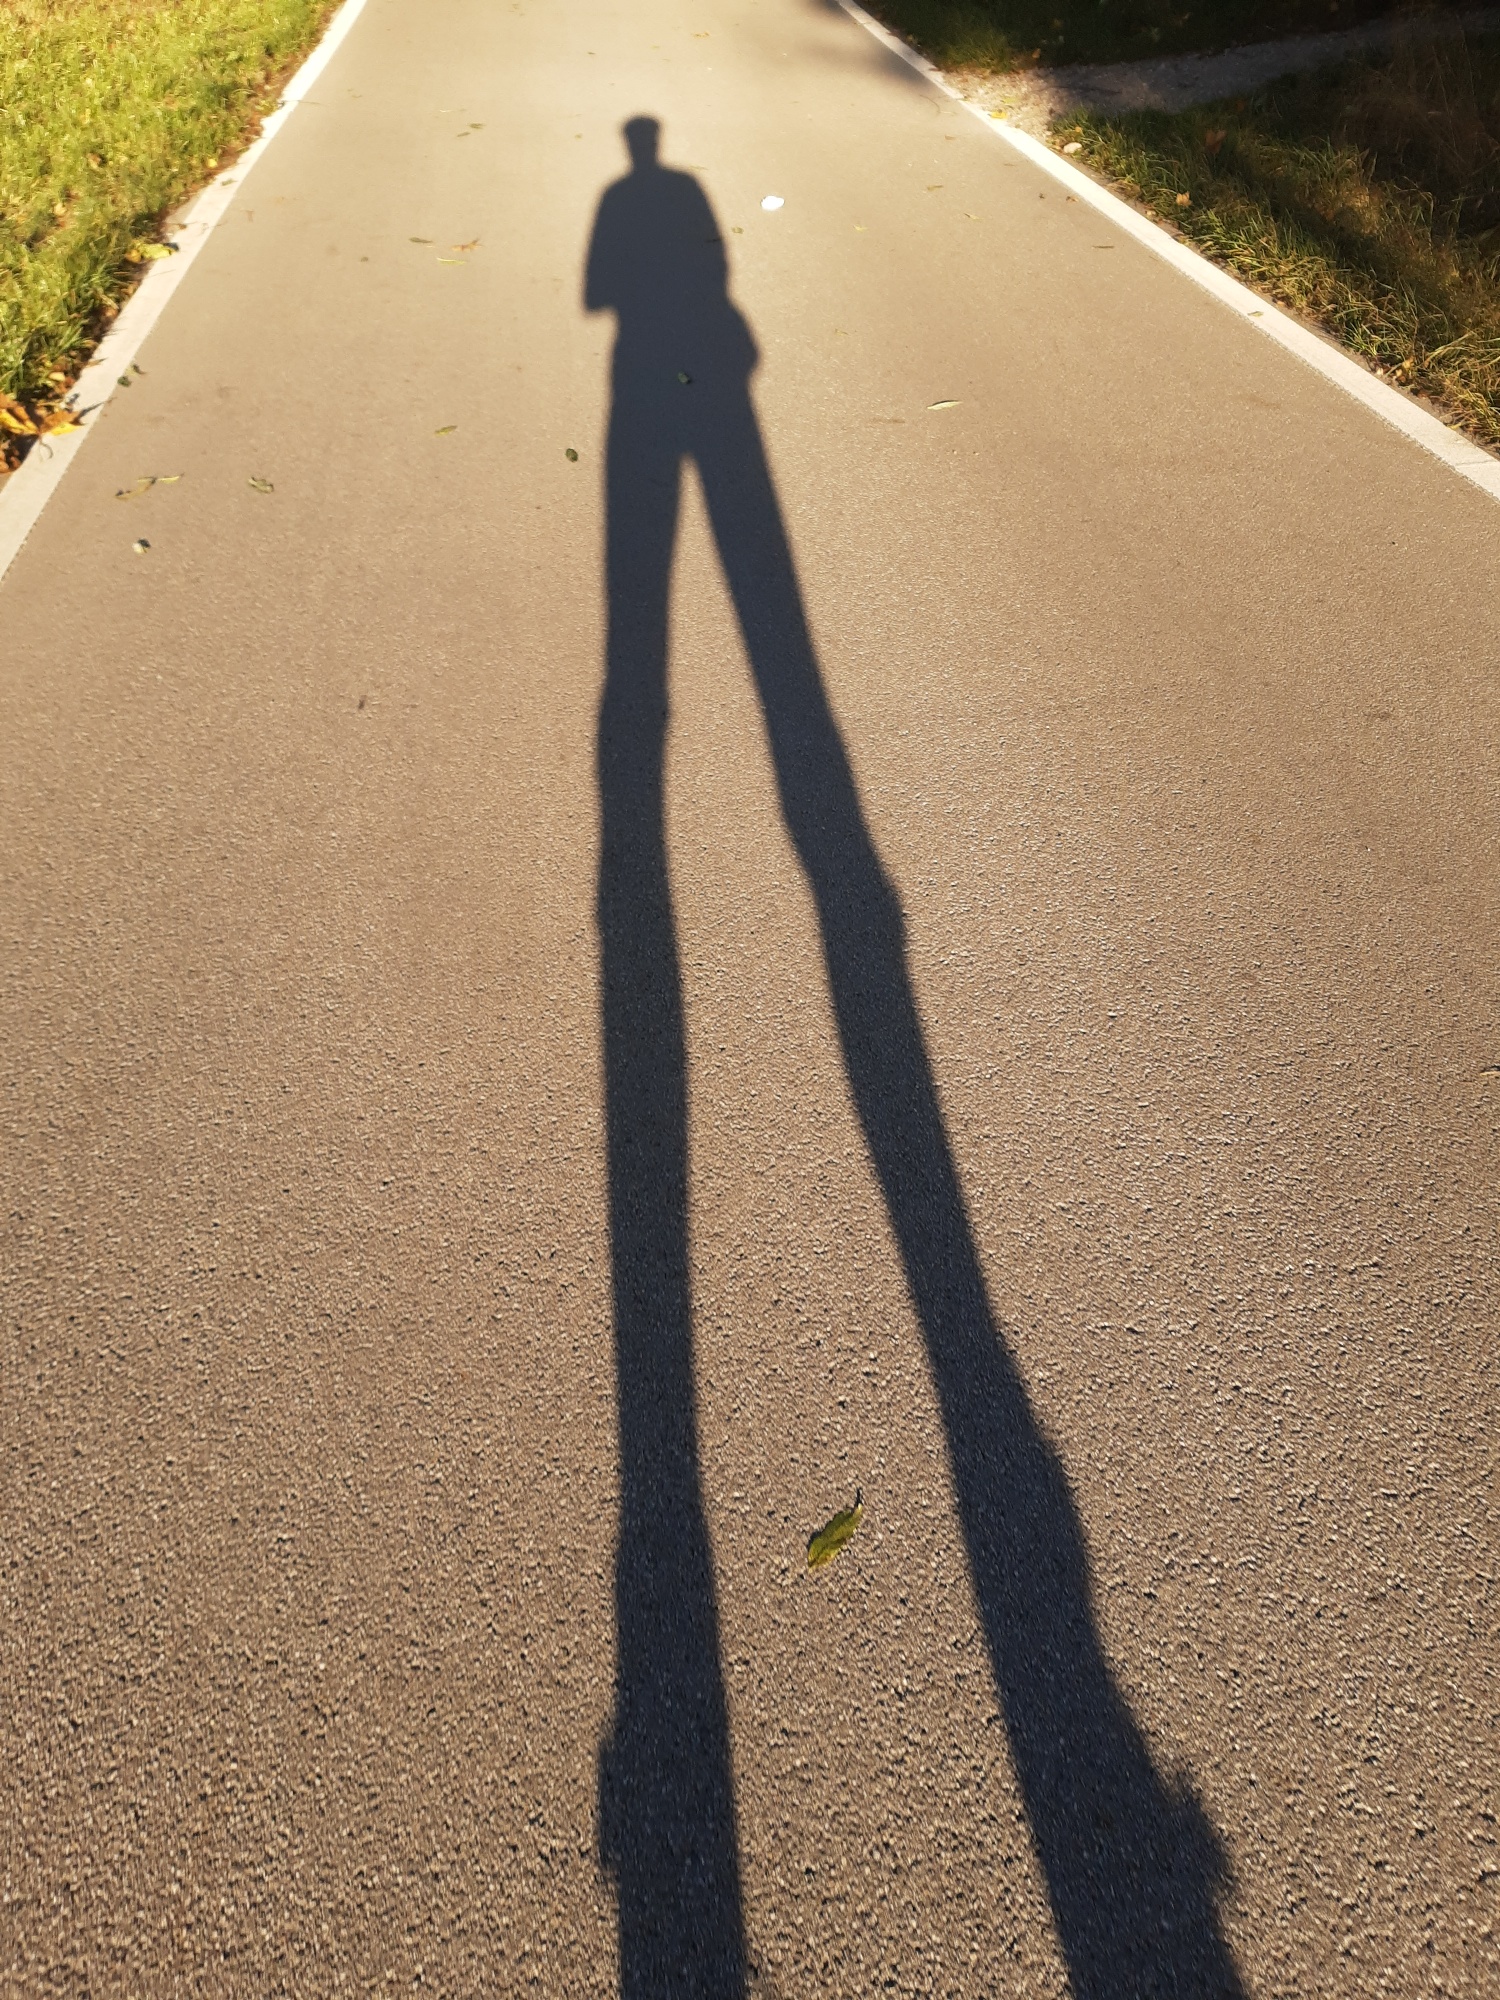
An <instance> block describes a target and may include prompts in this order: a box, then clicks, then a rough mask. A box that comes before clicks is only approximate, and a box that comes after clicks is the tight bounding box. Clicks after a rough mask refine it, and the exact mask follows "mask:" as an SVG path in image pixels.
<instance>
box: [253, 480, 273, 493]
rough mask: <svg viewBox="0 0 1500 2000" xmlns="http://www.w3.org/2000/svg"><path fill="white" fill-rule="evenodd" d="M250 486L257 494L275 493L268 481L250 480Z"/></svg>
mask: <svg viewBox="0 0 1500 2000" xmlns="http://www.w3.org/2000/svg"><path fill="white" fill-rule="evenodd" d="M250 484H251V485H252V486H253V487H254V488H255V490H256V492H257V493H274V492H275V491H276V488H275V487H274V486H273V485H272V484H271V482H270V480H269V479H252V480H251V481H250Z"/></svg>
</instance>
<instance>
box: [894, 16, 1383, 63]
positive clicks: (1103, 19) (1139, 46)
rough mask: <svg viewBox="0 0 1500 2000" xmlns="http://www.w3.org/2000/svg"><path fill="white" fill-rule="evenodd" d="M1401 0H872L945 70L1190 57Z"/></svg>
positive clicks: (1343, 23)
mask: <svg viewBox="0 0 1500 2000" xmlns="http://www.w3.org/2000/svg"><path fill="white" fill-rule="evenodd" d="M1393 11H1395V0H871V12H872V13H876V14H878V15H879V16H880V17H881V19H882V20H883V21H885V22H886V23H887V24H888V25H889V26H890V27H892V28H894V29H895V30H896V32H897V33H898V34H901V35H905V36H906V38H907V39H908V40H909V41H911V42H914V43H915V44H916V46H917V47H918V48H919V49H921V50H922V51H923V53H924V54H926V55H927V56H929V57H931V59H932V61H933V62H935V63H938V64H940V65H941V66H942V67H943V68H944V69H966V70H988V71H999V70H1010V69H1017V68H1022V67H1024V66H1026V65H1027V64H1029V63H1035V62H1042V63H1048V64H1057V63H1077V62H1139V61H1142V60H1144V59H1145V58H1146V57H1149V56H1165V55H1175V54H1179V53H1181V52H1182V51H1183V50H1187V49H1217V48H1227V47H1229V46H1231V45H1233V44H1236V43H1240V42H1266V41H1274V40H1276V39H1277V38H1278V37H1279V36H1282V35H1300V34H1307V33H1310V32H1312V31H1314V30H1324V29H1329V28H1352V27H1355V26H1356V25H1358V23H1360V22H1361V21H1369V20H1372V19H1376V18H1379V17H1380V16H1382V15H1385V14H1389V13H1392V12H1393Z"/></svg>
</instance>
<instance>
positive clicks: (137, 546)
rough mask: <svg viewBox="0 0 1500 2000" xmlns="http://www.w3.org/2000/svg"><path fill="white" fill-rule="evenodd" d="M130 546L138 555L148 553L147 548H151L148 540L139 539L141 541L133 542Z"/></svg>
mask: <svg viewBox="0 0 1500 2000" xmlns="http://www.w3.org/2000/svg"><path fill="white" fill-rule="evenodd" d="M130 546H131V547H132V548H133V549H134V550H135V552H136V554H137V555H138V556H143V555H144V554H145V553H146V551H147V549H149V548H150V546H151V544H150V543H149V542H147V541H139V542H132V543H131V544H130Z"/></svg>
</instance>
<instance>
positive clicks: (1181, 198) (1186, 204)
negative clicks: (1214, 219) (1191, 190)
mask: <svg viewBox="0 0 1500 2000" xmlns="http://www.w3.org/2000/svg"><path fill="white" fill-rule="evenodd" d="M1192 205H1193V197H1192V196H1191V195H1190V194H1180V195H1178V197H1177V206H1178V207H1179V208H1191V207H1192Z"/></svg>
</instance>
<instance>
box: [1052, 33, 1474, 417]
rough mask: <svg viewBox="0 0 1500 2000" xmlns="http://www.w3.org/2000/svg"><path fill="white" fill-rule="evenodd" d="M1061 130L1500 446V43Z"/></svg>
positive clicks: (1235, 263)
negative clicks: (1200, 107) (1179, 109)
mask: <svg viewBox="0 0 1500 2000" xmlns="http://www.w3.org/2000/svg"><path fill="white" fill-rule="evenodd" d="M1054 138H1055V140H1057V141H1058V142H1066V141H1068V140H1071V139H1074V138H1076V139H1078V140H1080V141H1081V142H1082V145H1083V157H1084V159H1085V160H1086V161H1087V162H1088V163H1089V164H1090V165H1091V166H1093V167H1095V168H1097V169H1099V170H1100V171H1101V172H1102V173H1104V174H1106V175H1107V176H1108V177H1109V178H1110V179H1111V180H1113V181H1115V182H1116V183H1118V184H1120V185H1121V187H1122V188H1123V190H1124V191H1125V192H1126V193H1127V194H1133V195H1134V196H1135V197H1136V198H1137V199H1138V200H1140V201H1141V202H1143V203H1144V204H1145V205H1146V207H1147V208H1148V209H1149V210H1150V211H1152V212H1153V213H1155V214H1158V215H1159V216H1162V217H1165V218H1167V219H1169V220H1170V221H1172V222H1174V223H1176V224H1177V225H1178V227H1179V228H1180V229H1181V231H1182V234H1183V235H1184V236H1185V237H1186V238H1187V239H1188V240H1190V241H1191V242H1192V243H1194V244H1196V245H1197V247H1198V248H1199V249H1201V250H1204V251H1207V253H1208V254H1209V255H1210V256H1211V257H1213V258H1215V259H1216V260H1217V261H1218V262H1219V263H1222V264H1225V265H1227V266H1228V267H1229V268H1230V269H1231V270H1232V271H1234V272H1236V273H1237V274H1238V275H1239V276H1240V277H1242V278H1245V279H1247V280H1248V281H1249V282H1250V283H1251V284H1253V285H1255V286H1256V287H1257V288H1258V289H1259V290H1261V291H1263V292H1265V293H1267V294H1268V295H1269V296H1270V297H1272V298H1274V299H1276V300H1277V301H1278V302H1279V303H1281V304H1283V305H1287V306H1290V307H1292V308H1293V309H1294V310H1295V311H1297V312H1299V313H1302V314H1304V315H1305V316H1306V317H1308V318H1310V319H1313V320H1316V321H1318V322H1320V323H1321V324H1322V325H1323V326H1324V327H1326V328H1327V329H1328V330H1329V331H1330V332H1331V333H1334V334H1336V335H1337V336H1338V337H1339V338H1340V339H1341V340H1342V341H1344V342H1345V343H1346V345H1348V346H1349V347H1351V348H1352V349H1353V350H1354V351H1355V352H1356V353H1357V354H1360V355H1363V356H1364V357H1365V358H1366V359H1367V360H1368V361H1370V362H1372V363H1374V364H1375V365H1376V367H1377V368H1378V369H1379V370H1380V372H1381V373H1382V374H1384V375H1386V376H1388V377H1389V378H1391V379H1392V380H1394V381H1397V382H1400V383H1403V384H1406V385H1409V386H1411V387H1413V388H1416V389H1419V390H1422V391H1424V392H1425V393H1426V394H1428V395H1429V396H1430V397H1432V399H1433V400H1434V401H1435V402H1437V403H1438V404H1440V405H1441V406H1442V407H1443V408H1444V409H1445V411H1446V412H1447V413H1448V414H1449V415H1450V416H1451V417H1452V418H1453V419H1455V420H1456V421H1457V422H1458V423H1460V424H1461V425H1462V426H1463V427H1464V428H1465V429H1466V430H1467V431H1468V432H1469V433H1470V434H1471V435H1472V436H1474V437H1476V438H1478V439H1480V440H1481V441H1482V442H1483V443H1485V444H1488V445H1491V446H1500V36H1486V37H1483V38H1478V37H1472V38H1468V39H1463V38H1459V39H1456V40H1449V41H1443V42H1427V43H1425V44H1424V43H1422V42H1420V41H1415V40H1414V41H1410V42H1407V43H1405V44H1403V45H1401V46H1398V47H1397V48H1396V49H1395V50H1394V51H1393V52H1392V54H1390V55H1389V56H1387V57H1383V58H1380V59H1378V60H1366V61H1361V62H1357V63H1348V64H1346V65H1344V66H1342V67H1341V68H1339V69H1337V70H1332V71H1325V72H1324V73H1322V74H1321V75H1316V76H1310V77H1302V78H1287V79H1286V80H1284V81H1283V82H1281V83H1279V84H1276V85H1273V86H1272V87H1271V88H1269V89H1267V90H1265V91H1262V92H1259V93H1257V94H1256V95H1255V96H1253V97H1251V98H1248V99H1245V98H1241V99H1236V100H1234V101H1229V102H1224V103H1221V104H1218V105H1212V106H1209V107H1207V108H1205V109H1203V110H1197V111H1188V112H1179V113H1175V114H1165V113H1136V114H1132V115H1131V116H1128V117H1120V118H1105V117H1100V116H1094V117H1085V118H1077V117H1075V118H1069V119H1066V120H1063V121H1060V123H1059V125H1058V126H1057V127H1056V128H1055V131H1054ZM1183 197H1186V200H1183Z"/></svg>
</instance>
